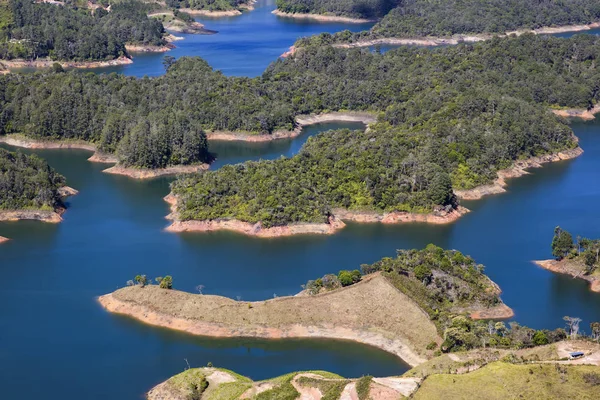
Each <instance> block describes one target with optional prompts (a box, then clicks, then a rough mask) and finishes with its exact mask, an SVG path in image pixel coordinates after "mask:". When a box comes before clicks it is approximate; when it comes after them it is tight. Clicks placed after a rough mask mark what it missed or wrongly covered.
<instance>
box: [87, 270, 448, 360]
mask: <svg viewBox="0 0 600 400" xmlns="http://www.w3.org/2000/svg"><path fill="white" fill-rule="evenodd" d="M98 301H99V302H100V304H101V305H102V306H103V307H104V308H105V309H106V310H108V311H110V312H113V313H118V314H125V315H128V316H130V317H133V318H135V319H137V320H140V321H142V322H144V323H147V324H150V325H155V326H162V327H165V328H170V329H175V330H178V331H183V332H188V333H191V334H194V335H202V336H211V337H254V338H264V339H283V338H330V339H342V340H351V341H354V342H359V343H363V344H367V345H371V346H374V347H377V348H380V349H382V350H385V351H387V352H389V353H392V354H394V355H396V356H398V357H400V358H402V359H403V360H404V361H405V362H407V363H408V364H410V365H418V364H420V363H422V362H424V361H426V360H427V359H428V358H430V357H431V355H432V354H429V352H428V351H427V350H425V347H426V345H427V344H428V343H430V342H432V341H435V342H436V343H441V341H442V339H441V338H440V337H439V335H438V334H437V331H436V328H435V326H434V324H433V323H432V322H431V321H430V319H429V316H428V315H427V314H426V313H425V312H424V311H423V310H421V309H420V308H419V307H418V306H417V305H416V303H414V302H413V301H412V300H411V299H410V298H408V297H407V296H406V295H404V294H403V293H401V292H400V291H399V290H397V289H396V288H395V287H393V286H392V285H391V284H390V283H389V282H388V281H387V280H386V279H385V278H383V277H382V276H380V275H374V276H372V277H368V278H365V279H364V280H363V281H361V282H359V283H357V284H354V285H351V286H348V287H346V288H341V289H337V290H334V291H331V292H327V293H323V294H318V295H314V296H289V297H280V298H276V299H270V300H265V301H256V302H244V301H235V300H232V299H229V298H226V297H221V296H212V295H196V294H191V293H185V292H179V291H176V290H165V289H160V288H158V287H156V286H147V287H145V288H141V287H137V286H134V287H127V288H123V289H119V290H117V291H116V292H113V293H110V294H107V295H104V296H100V297H99V298H98ZM359 305H360V306H359ZM367 316H369V318H368V319H367ZM415 327H416V328H417V329H415Z"/></svg>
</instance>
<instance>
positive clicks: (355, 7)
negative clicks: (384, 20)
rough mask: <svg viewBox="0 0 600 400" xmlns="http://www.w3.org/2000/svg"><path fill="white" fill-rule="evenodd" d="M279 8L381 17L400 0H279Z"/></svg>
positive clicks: (361, 16) (346, 15)
mask: <svg viewBox="0 0 600 400" xmlns="http://www.w3.org/2000/svg"><path fill="white" fill-rule="evenodd" d="M276 4H277V9H278V10H280V11H283V12H286V13H306V14H332V15H338V16H344V17H351V18H367V19H374V18H381V17H383V16H384V15H386V14H387V13H388V12H389V11H390V10H391V9H392V8H394V7H395V6H396V5H397V4H398V0H367V1H355V0H277V1H276Z"/></svg>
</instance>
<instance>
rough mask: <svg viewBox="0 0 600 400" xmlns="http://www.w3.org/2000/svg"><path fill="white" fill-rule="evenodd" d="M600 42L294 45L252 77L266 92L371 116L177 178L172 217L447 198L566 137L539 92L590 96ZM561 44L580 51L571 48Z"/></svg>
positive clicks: (261, 218)
mask: <svg viewBox="0 0 600 400" xmlns="http://www.w3.org/2000/svg"><path fill="white" fill-rule="evenodd" d="M575 43H577V47H575ZM598 43H599V42H598V40H597V39H594V38H591V37H577V38H574V39H570V40H561V39H556V38H548V37H537V36H533V35H524V36H521V37H519V38H506V39H495V40H491V41H489V42H486V43H479V44H476V45H459V46H455V47H450V48H443V49H436V50H424V49H414V48H401V49H397V50H395V51H390V52H387V53H385V54H383V55H379V54H371V53H369V52H367V51H360V50H342V49H333V48H331V47H323V46H314V47H310V48H306V49H303V50H302V51H300V52H299V53H297V54H296V55H295V56H294V58H293V59H291V60H286V61H278V62H276V63H275V64H273V65H272V66H271V67H270V68H269V69H268V70H267V71H266V72H265V74H264V75H263V76H262V79H261V81H262V82H263V83H267V82H268V86H269V87H271V85H272V87H276V88H278V89H279V90H278V92H277V94H274V96H278V97H279V96H281V95H282V94H283V93H284V92H285V91H286V90H289V89H291V87H293V86H294V85H296V84H299V83H300V82H302V83H301V84H300V86H301V87H303V88H304V89H303V93H302V94H300V93H296V92H295V91H292V92H290V93H289V97H288V98H290V99H291V104H292V105H293V106H294V108H295V109H296V112H295V114H296V113H308V112H318V111H322V110H339V109H351V110H373V111H377V110H379V111H382V114H381V115H380V122H379V123H377V124H374V125H372V126H371V127H370V129H369V130H368V131H365V132H356V131H355V132H352V131H348V130H340V131H335V132H327V133H323V134H321V135H318V136H316V137H312V138H310V139H309V140H308V141H307V143H306V144H305V146H304V147H303V148H302V149H301V151H300V152H299V154H298V155H296V156H294V157H292V158H290V159H279V160H274V161H261V162H249V163H245V164H243V165H236V166H227V167H224V168H221V169H220V170H219V171H215V172H208V173H205V174H202V175H200V176H193V177H188V178H186V179H183V180H179V181H178V182H176V183H175V184H174V185H173V192H174V193H175V194H176V195H178V196H179V198H180V202H179V205H178V211H179V212H180V218H181V219H182V220H190V219H196V220H209V219H218V218H231V219H238V220H242V221H247V222H250V223H256V222H261V223H262V225H263V226H265V227H269V226H279V225H286V224H289V223H296V222H317V223H326V222H327V221H328V217H329V216H331V215H332V214H335V212H334V210H335V209H336V208H344V209H349V210H356V211H362V210H370V211H377V212H379V213H382V212H392V211H409V212H420V213H427V212H432V211H433V210H439V209H442V208H445V209H446V210H448V209H452V208H453V207H455V206H456V201H455V199H454V196H453V193H452V189H453V188H454V189H470V188H473V187H476V186H478V185H482V184H486V183H490V182H491V181H492V180H493V179H495V177H496V171H498V170H499V169H502V168H506V167H508V166H510V164H511V163H512V162H513V161H514V160H517V159H522V158H529V157H531V156H535V155H542V154H547V153H551V152H555V151H559V150H565V149H569V148H572V147H574V146H575V145H576V144H575V141H574V140H573V138H572V135H571V131H570V129H569V128H568V127H567V126H566V125H565V124H564V123H563V122H562V121H560V120H558V119H557V118H556V117H554V116H553V115H551V114H550V113H549V112H547V110H546V109H545V108H544V107H542V106H541V105H544V106H549V105H566V104H570V105H571V106H573V107H589V106H590V104H593V103H594V102H595V101H596V98H595V97H597V94H593V91H592V90H590V88H591V87H593V85H594V84H593V82H594V80H595V79H598V71H597V70H596V69H595V68H594V67H593V65H594V64H593V62H592V60H594V59H595V58H596V57H597V54H600V47H599V46H598ZM581 46H583V47H585V48H586V49H587V50H586V51H583V49H582V47H581ZM576 48H577V50H576ZM568 54H577V56H575V59H578V61H575V62H574V63H573V58H572V56H571V55H568ZM506 59H514V60H515V62H514V63H506V61H505V60H506ZM549 60H552V61H549ZM569 65H571V67H569ZM569 70H570V71H572V72H568V71H569ZM550 77H553V78H550ZM336 82H337V83H339V84H338V85H336V84H335V83H336ZM313 85H314V86H313ZM322 88H327V90H323V89H322ZM265 93H268V91H266V92H265ZM269 96H270V94H269ZM536 103H538V104H539V105H538V104H536ZM315 106H316V107H315ZM279 110H281V109H279V108H277V111H279ZM272 115H273V114H272ZM275 115H277V114H275ZM279 115H281V114H279ZM270 125H271V126H278V125H279V124H278V123H272V124H270ZM484 133H485V134H484ZM289 177H294V179H289Z"/></svg>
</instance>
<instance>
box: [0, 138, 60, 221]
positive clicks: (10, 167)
mask: <svg viewBox="0 0 600 400" xmlns="http://www.w3.org/2000/svg"><path fill="white" fill-rule="evenodd" d="M64 185H65V178H64V177H63V176H62V175H60V174H58V173H57V172H56V171H54V169H52V168H51V167H50V166H49V165H48V163H46V161H44V160H42V159H41V158H39V157H37V156H35V155H31V156H28V155H25V154H23V153H18V152H17V153H13V152H10V151H7V150H5V149H2V148H0V210H23V209H36V210H39V209H42V210H54V209H56V208H58V207H61V206H62V205H63V204H62V201H61V197H60V194H59V192H58V189H60V188H61V187H63V186H64Z"/></svg>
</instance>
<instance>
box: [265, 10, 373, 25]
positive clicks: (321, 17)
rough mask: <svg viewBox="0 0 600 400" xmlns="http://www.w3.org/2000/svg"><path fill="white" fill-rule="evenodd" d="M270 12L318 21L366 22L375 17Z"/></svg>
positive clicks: (280, 15)
mask: <svg viewBox="0 0 600 400" xmlns="http://www.w3.org/2000/svg"><path fill="white" fill-rule="evenodd" d="M271 13H272V14H275V15H277V16H278V17H284V18H294V19H308V20H313V21H320V22H345V23H349V24H367V23H369V22H376V21H377V20H376V19H365V18H351V17H342V16H339V15H325V14H309V13H287V12H283V11H280V10H278V9H275V10H273V11H271Z"/></svg>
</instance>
